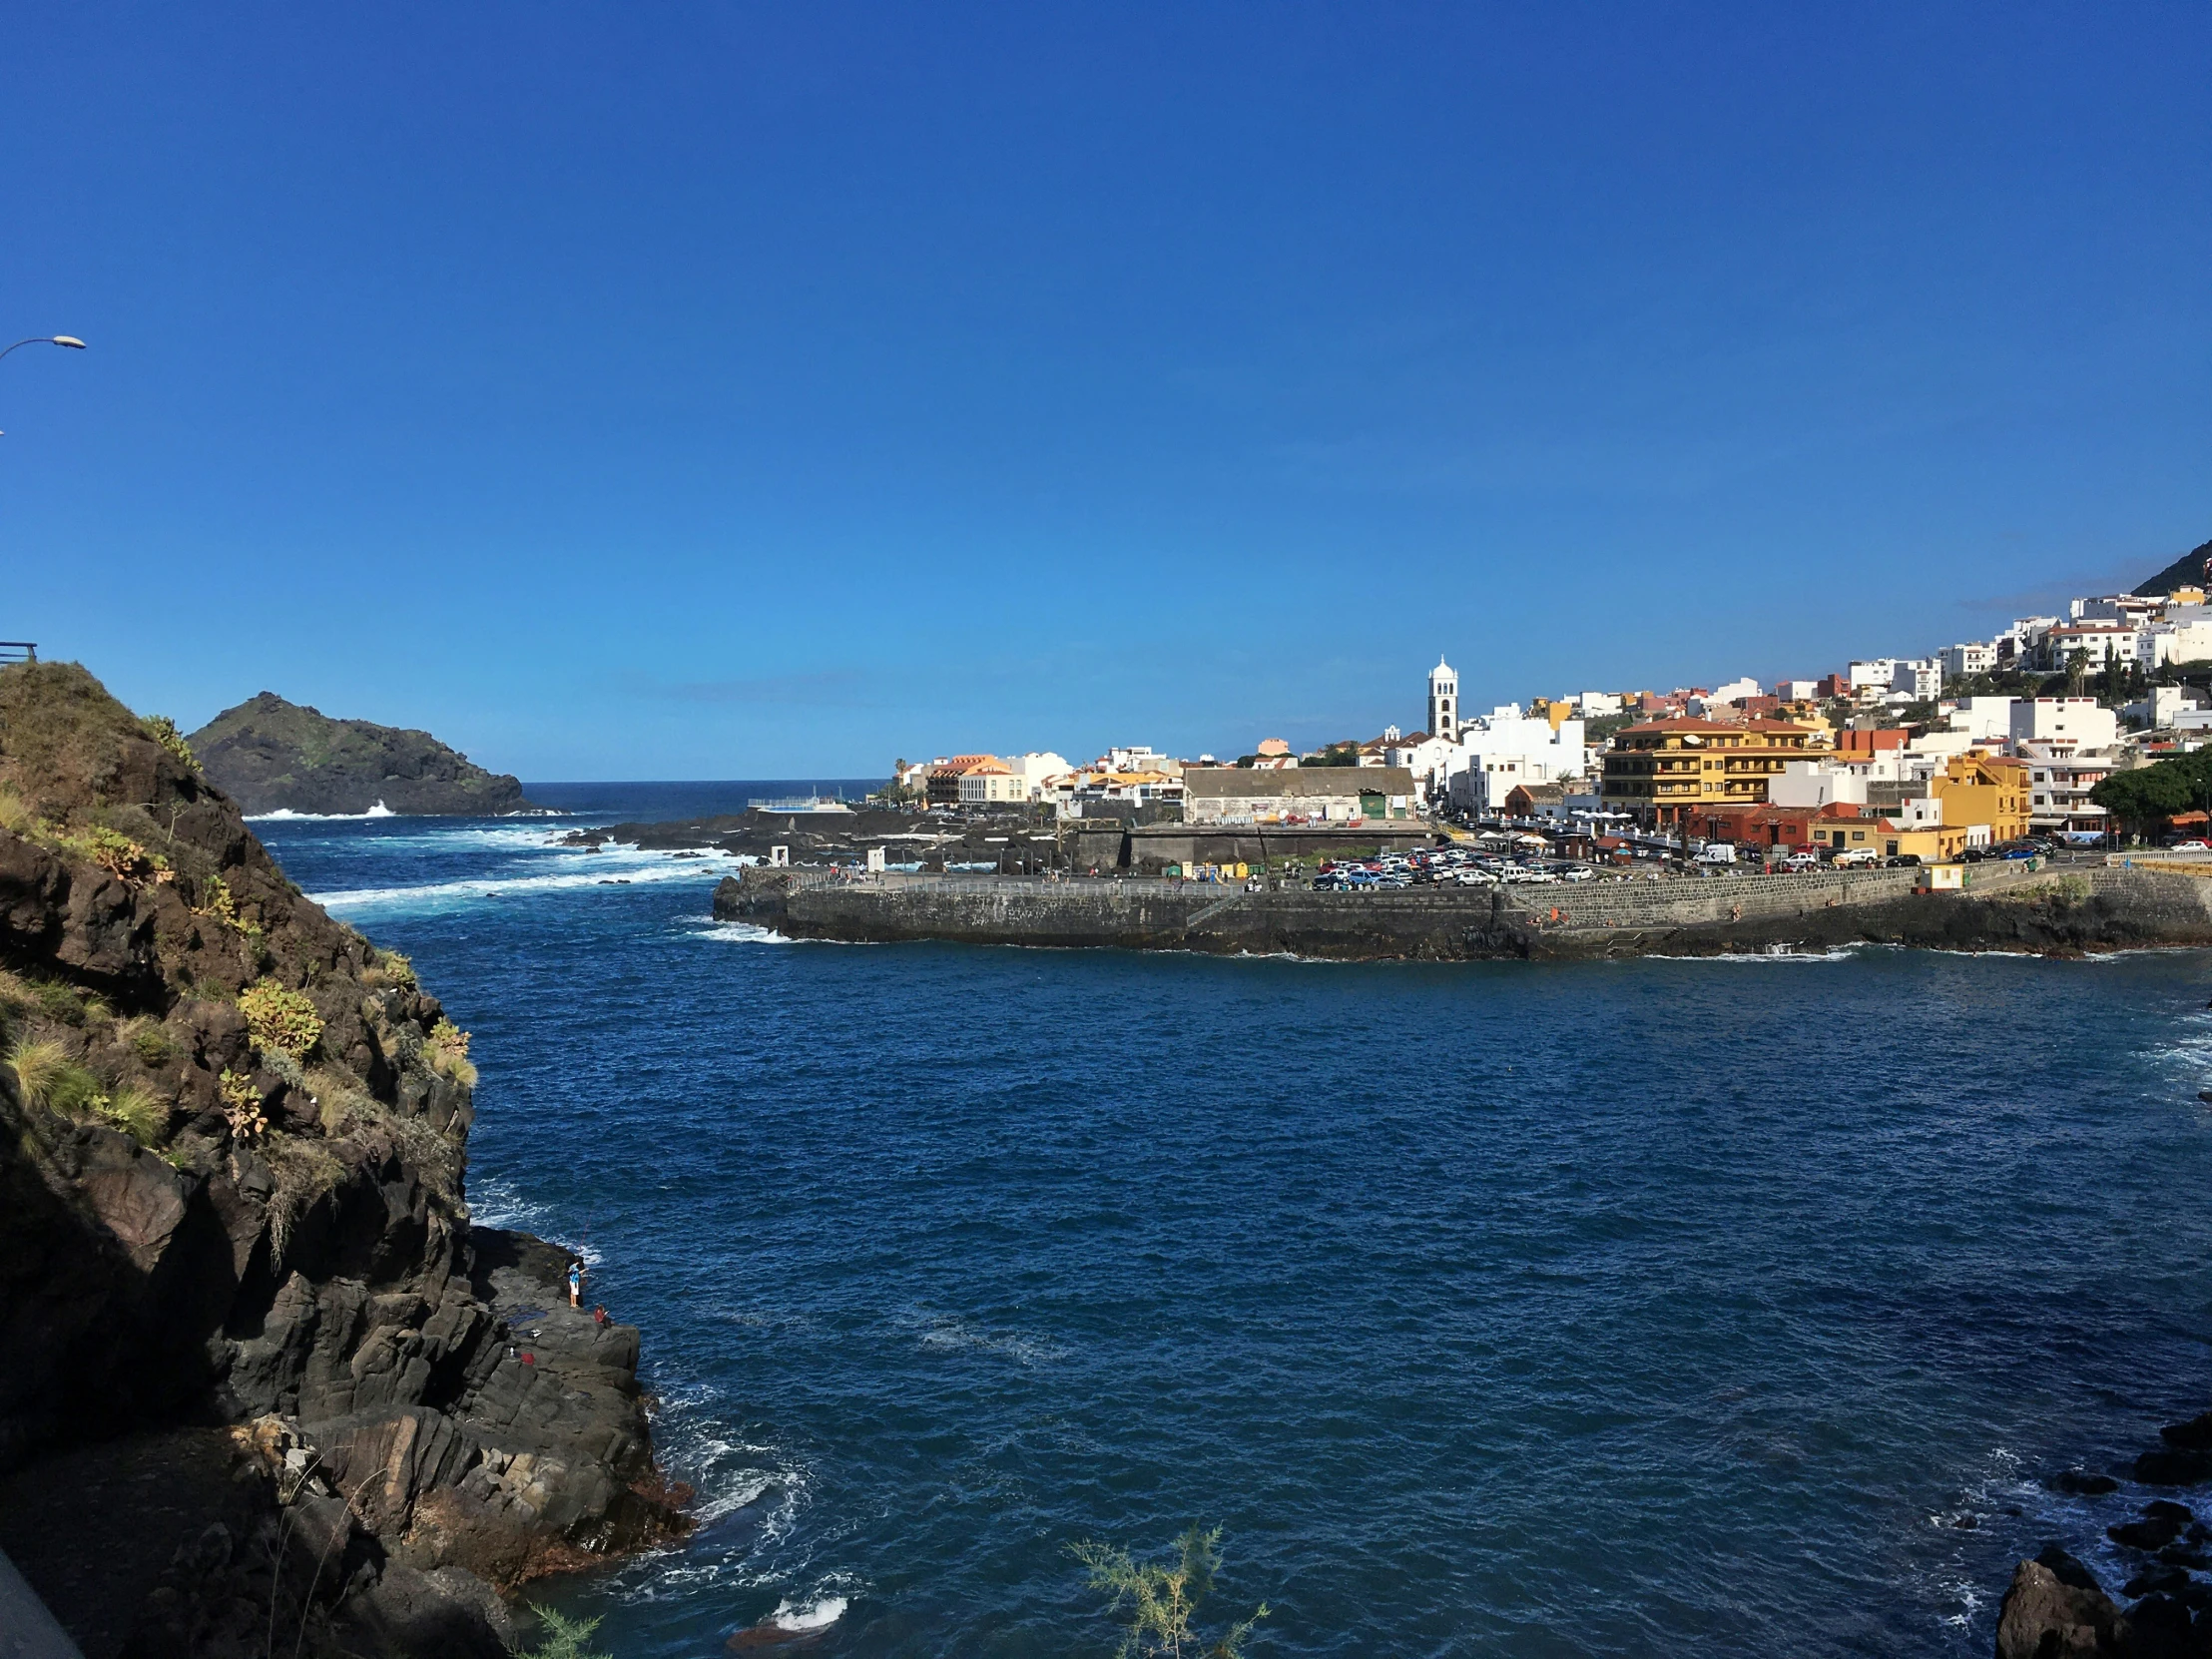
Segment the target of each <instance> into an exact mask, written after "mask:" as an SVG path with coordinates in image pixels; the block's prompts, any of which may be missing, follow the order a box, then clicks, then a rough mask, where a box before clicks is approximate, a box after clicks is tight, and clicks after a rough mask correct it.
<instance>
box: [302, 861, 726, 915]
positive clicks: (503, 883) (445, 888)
mask: <svg viewBox="0 0 2212 1659" xmlns="http://www.w3.org/2000/svg"><path fill="white" fill-rule="evenodd" d="M699 873H701V871H699V869H697V867H693V864H677V867H675V869H633V871H631V873H624V876H600V873H575V876H480V878H473V880H440V882H429V884H424V887H354V889H349V891H340V893H307V898H311V900H314V902H316V904H320V907H323V909H327V911H365V909H431V911H436V909H453V907H455V904H467V902H473V900H478V898H506V895H509V893H555V891H564V889H569V887H602V884H613V887H633V884H635V887H648V884H653V882H664V880H697V878H699Z"/></svg>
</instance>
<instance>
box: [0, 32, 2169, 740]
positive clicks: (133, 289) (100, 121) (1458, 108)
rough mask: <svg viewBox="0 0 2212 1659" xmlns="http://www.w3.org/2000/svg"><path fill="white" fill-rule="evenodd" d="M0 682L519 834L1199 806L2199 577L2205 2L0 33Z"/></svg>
mask: <svg viewBox="0 0 2212 1659" xmlns="http://www.w3.org/2000/svg"><path fill="white" fill-rule="evenodd" d="M4 60H5V67H4V68H0V145H4V146H5V150H6V154H7V156H8V158H9V165H8V166H7V168H6V169H5V172H4V174H0V193H4V195H5V202H4V203H0V210H4V211H0V225H4V226H5V227H6V244H5V247H6V258H5V259H4V260H0V329H4V330H5V331H6V333H7V337H9V338H13V337H16V336H17V335H19V334H28V333H34V332H54V331H66V332H71V333H78V334H82V335H84V336H85V337H86V338H87V339H89V340H90V341H91V342H92V349H91V350H90V351H89V352H87V353H84V354H81V355H80V354H77V353H64V352H61V351H57V350H52V349H45V350H35V349H34V350H25V351H19V352H17V353H16V354H15V355H14V356H13V357H10V358H9V359H8V360H7V361H6V362H5V363H0V428H4V429H5V432H6V436H5V437H4V438H0V637H10V638H14V637H30V638H35V639H38V640H39V641H41V642H42V643H43V645H44V647H45V649H46V651H47V652H48V653H49V654H51V655H55V656H65V657H74V658H78V659H80V660H82V661H84V662H85V663H87V664H88V665H90V666H91V667H92V668H93V669H95V670H96V671H97V672H98V673H100V674H101V675H103V676H104V677H105V678H106V679H107V680H108V682H109V683H110V684H111V685H112V686H113V687H114V688H115V689H116V690H117V691H118V693H119V694H121V695H122V696H123V697H124V698H125V699H126V700H128V701H129V702H131V703H132V704H133V705H134V706H135V707H138V708H140V709H143V710H153V711H162V712H167V713H170V714H173V715H174V716H175V717H176V718H177V719H178V720H180V721H181V722H183V723H185V724H186V725H187V726H188V727H190V726H194V725H198V724H199V723H200V722H202V721H204V720H206V719H207V718H208V717H210V716H211V715H213V714H214V713H215V712H216V711H217V710H219V709H221V708H223V707H225V706H227V705H229V704H231V703H233V702H236V701H238V700H240V699H242V698H245V697H248V696H250V695H252V694H253V693H254V692H256V691H259V690H262V689H263V688H265V687H266V688H269V689H272V690H275V691H277V692H280V693H282V694H283V695H285V696H287V697H291V698H294V699H296V700H299V701H302V702H310V703H313V704H316V705H317V706H319V707H321V708H323V709H324V710H325V711H327V712H330V713H335V714H353V715H362V716H366V717H368V718H371V719H376V720H382V721H388V722H392V723H397V724H406V725H421V726H426V727H428V728H429V729H431V730H432V731H434V732H436V733H438V734H439V735H440V736H442V737H445V738H447V739H448V740H449V741H451V742H454V743H456V744H458V745H459V746H461V747H462V748H465V749H466V750H468V751H469V752H470V753H471V754H472V755H473V756H475V757H476V758H477V759H478V760H480V761H483V762H485V763H487V764H490V765H492V766H495V767H496V768H498V769H500V770H502V771H513V772H517V773H520V774H521V775H522V776H523V777H525V778H539V779H546V778H683V777H708V778H712V777H741V776H755V777H759V776H802V777H804V776H809V775H821V776H834V775H840V774H841V775H854V776H858V775H871V774H879V773H881V772H882V771H883V770H885V769H886V768H887V766H888V763H889V761H890V760H891V758H892V757H893V756H895V755H908V756H913V755H921V754H929V753H936V752H941V751H953V750H967V749H998V750H1007V749H1015V750H1018V749H1026V748H1032V747H1049V748H1055V749H1059V750H1061V751H1062V752H1064V753H1066V754H1068V755H1070V756H1073V757H1084V756H1088V755H1090V754H1092V753H1095V752H1096V751H1097V750H1098V749H1099V748H1100V747H1102V746H1103V745H1105V744H1107V743H1109V742H1150V743H1155V744H1159V745H1162V746H1163V747H1166V748H1169V749H1171V750H1174V751H1179V752H1183V753H1195V752H1197V751H1199V750H1202V749H1207V750H1214V751H1217V752H1227V753H1236V752H1238V751H1239V750H1241V749H1244V748H1248V747H1249V746H1250V745H1251V744H1252V743H1253V742H1254V741H1256V740H1257V739H1259V738H1260V737H1263V736H1271V735H1273V736H1283V737H1287V738H1290V739H1292V740H1293V741H1294V742H1313V741H1318V740H1321V739H1323V738H1327V737H1334V736H1339V735H1344V734H1347V733H1357V734H1361V735H1372V734H1373V733H1374V732H1375V731H1376V730H1377V729H1379V728H1380V727H1381V726H1382V725H1383V723H1384V722H1385V721H1392V720H1394V721H1396V722H1398V723H1399V724H1401V725H1405V726H1411V725H1413V724H1415V723H1416V722H1418V721H1419V719H1420V718H1421V713H1422V710H1421V705H1420V695H1421V686H1422V677H1423V674H1424V672H1425V671H1426V669H1427V667H1428V665H1429V664H1431V663H1432V662H1434V661H1435V658H1436V655H1437V653H1438V652H1439V651H1441V652H1445V653H1448V654H1449V655H1450V657H1451V660H1452V662H1453V664H1454V665H1455V666H1456V667H1458V668H1459V670H1460V672H1461V675H1462V678H1463V681H1464V687H1465V697H1464V701H1465V703H1466V705H1467V706H1468V707H1469V708H1470V709H1473V708H1479V707H1482V706H1484V705H1486V704H1488V703H1490V702H1492V701H1500V700H1505V699H1509V698H1523V697H1526V696H1528V695H1530V694H1531V693H1533V692H1538V691H1544V692H1565V691H1568V690H1573V689H1580V688H1584V687H1623V686H1643V685H1658V686H1671V685H1676V684H1684V683H1697V684H1711V683H1713V682H1715V681H1716V680H1718V679H1722V678H1726V677H1730V676H1733V675H1736V674H1739V673H1751V674H1754V675H1757V676H1759V677H1761V678H1762V679H1767V678H1772V677H1774V676H1777V675H1782V674H1793V675H1811V674H1818V673H1822V672H1826V671H1828V670H1830V669H1832V668H1835V667H1837V666H1839V665H1840V664H1841V663H1842V662H1843V661H1844V660H1845V658H1846V657H1848V656H1850V655H1852V654H1855V653H1856V654H1860V655H1870V654H1876V653H1891V652H1906V651H1919V650H1923V649H1927V648H1933V647H1936V646H1939V645H1942V644H1944V643H1947V642H1948V641H1950V640H1952V639H1954V638H1959V637H1963V636H1967V635H1969V634H1971V633H1973V632H1975V631H1985V630H1986V629H1987V628H1988V627H1989V626H1990V625H1991V624H1992V623H1994V622H1996V621H1999V620H2001V619H2002V618H2003V617H2004V616H2006V615H2009V614H2011V613H2012V612H2013V611H2014V610H2016V609H2022V608H2029V607H2032V606H2035V605H2037V604H2047V603H2048V601H2049V599H2050V597H2051V596H2053V595H2055V594H2062V593H2063V592H2065V591H2068V590H2074V591H2079V590H2081V589H2083V588H2109V587H2111V586H2114V585H2125V584H2126V583H2129V582H2131V581H2133V580H2136V579H2139V578H2140V577H2142V576H2145V575H2148V574H2149V573H2151V572H2152V571H2154V570H2156V569H2157V568H2158V567H2159V566H2160V565H2162V564H2164V563H2165V562H2166V561H2167V560H2169V559H2171V558H2172V557H2174V556H2175V555H2176V554H2178V553H2180V552H2182V551H2184V550H2185V549H2187V548H2188V547H2190V546H2192V545H2194V544H2195V543H2196V542H2199V541H2201V540H2204V539H2205V538H2206V537H2208V536H2212V395H2208V390H2212V376H2208V370H2212V349H2208V346H2212V114H2208V110H2212V106H2208V104H2207V95H2206V89H2207V88H2208V87H2212V8H2208V7H2206V6H2204V5H2202V4H2201V3H2191V4H2187V5H2176V6H2161V5H2156V4H2138V3H2130V4H2127V5H2122V6H2111V5H2084V6H2079V7H2072V8H2056V7H2045V6H2034V5H2016V4H2004V5H1990V6H1944V5H1937V6H1933V7H1930V6H1908V5H1902V4H1900V5H1888V6H1883V5H1868V6H1849V7H1836V6H1828V7H1814V6H1772V5H1750V4H1746V5H1742V6H1737V7H1728V8H1713V7H1698V6H1645V7H1630V6H1622V5H1618V4H1610V3H1608V4H1604V5H1593V6H1587V7H1577V6H1574V5H1567V4H1548V3H1547V4H1544V5H1522V6H1515V7H1511V8H1488V7H1481V6H1471V5H1470V6H1458V5H1423V6H1414V7H1408V6H1390V5H1353V4H1343V5H1338V6H1333V7H1327V6H1301V5H1289V4H1286V5H1268V6H1255V5H1250V4H1243V3H1240V4H1236V5H1229V6H1207V5H1191V4H1179V5H1174V6H1167V5H1154V6H1146V5H1136V6H1129V5H1120V6H1087V7H1070V6H1056V5H1045V6H1037V5H1012V4H1008V5H1004V6H998V7H973V6H959V5H930V6H912V5H902V6H895V7H890V6H870V5H857V4H854V5H837V6H791V5H779V6H775V7H762V8H748V7H742V6H736V5H714V6H704V7H699V8H679V7H670V6H632V7H614V6H605V5H598V6H591V7H576V6H568V5H561V4H544V3H537V0H533V3H531V4H528V5H514V6H497V5H481V6H479V5H470V6H464V7H453V6H434V7H433V6H423V7H414V8H409V7H404V6H356V7H336V6H321V5H312V6H297V5H293V6H283V7H277V6H270V7H263V8H256V7H251V6H239V7H224V8H197V7H196V8H186V7H168V8H159V7H157V8H146V7H134V8H130V9H127V10H126V9H119V8H112V7H108V6H103V5H72V6H68V7H46V8H38V9H36V10H23V11H18V12H17V13H16V14H15V15H14V16H13V17H12V18H11V21H10V24H9V28H8V33H7V50H6V52H5V54H4Z"/></svg>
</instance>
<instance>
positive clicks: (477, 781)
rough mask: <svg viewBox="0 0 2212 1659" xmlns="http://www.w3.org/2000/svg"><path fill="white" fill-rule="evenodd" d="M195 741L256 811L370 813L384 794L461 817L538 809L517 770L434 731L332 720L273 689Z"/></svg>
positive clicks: (407, 809) (219, 779)
mask: <svg viewBox="0 0 2212 1659" xmlns="http://www.w3.org/2000/svg"><path fill="white" fill-rule="evenodd" d="M187 741H188V742H189V743H190V744H191V745H192V750H193V753H194V755H195V756H196V757H197V758H198V760H199V762H200V765H201V767H202V769H203V770H204V771H205V772H206V774H207V777H208V779H209V781H210V782H211V783H213V784H215V785H216V786H217V787H218V788H220V789H222V790H224V791H226V792H227V793H228V794H230V795H231V796H232V797H233V798H234V799H235V800H237V802H238V803H239V805H240V807H241V808H243V809H244V810H245V811H246V812H247V813H249V814H256V813H275V812H292V813H366V812H369V811H371V810H373V809H374V808H375V807H377V806H378V805H379V804H381V805H382V806H384V807H386V808H388V809H389V810H390V811H392V812H394V813H410V814H425V813H444V814H452V815H455V816H460V817H494V816H497V815H500V814H504V813H524V812H535V811H538V810H539V809H537V808H534V807H533V806H532V805H531V804H530V803H529V802H527V801H525V800H523V798H522V786H521V784H519V783H518V782H516V781H515V780H514V779H513V778H511V777H508V776H506V775H504V774H498V773H490V772H486V771H485V770H484V769H483V768H482V767H480V766H477V765H476V764H474V763H473V762H472V761H470V760H469V758H468V757H467V756H466V755H463V754H461V753H460V752H459V751H457V750H454V749H449V748H447V747H446V746H445V745H444V744H442V743H440V742H438V740H437V739H435V738H433V737H432V736H430V734H429V733H427V732H417V731H412V730H408V729H403V728H400V727H396V726H377V725H374V724H372V723H371V722H369V721H365V720H333V719H331V718H330V717H329V716H327V715H325V714H323V713H321V712H320V711H319V710H315V709H309V708H304V707H302V706H300V705H298V704H296V703H287V702H285V701H284V700H283V699H282V698H280V697H278V696H277V694H276V693H274V692H263V693H262V694H261V695H260V696H258V697H255V698H252V699H249V700H248V701H247V702H244V703H241V704H240V705H239V706H238V707H237V708H235V709H226V710H224V711H223V713H221V714H220V715H217V716H216V717H215V719H214V720H212V721H210V722H209V723H208V724H207V725H205V726H203V727H202V728H201V729H200V730H199V731H197V732H195V733H193V734H192V736H191V737H190V738H189V739H188V740H187Z"/></svg>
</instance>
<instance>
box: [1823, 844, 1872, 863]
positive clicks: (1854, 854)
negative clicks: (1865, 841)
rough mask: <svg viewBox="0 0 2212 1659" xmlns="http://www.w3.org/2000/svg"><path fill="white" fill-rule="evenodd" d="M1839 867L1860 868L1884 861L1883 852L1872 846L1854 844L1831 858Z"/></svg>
mask: <svg viewBox="0 0 2212 1659" xmlns="http://www.w3.org/2000/svg"><path fill="white" fill-rule="evenodd" d="M1829 861H1830V862H1831V863H1833V864H1834V865H1835V866H1836V867H1837V868H1838V869H1859V868H1864V867H1865V866H1866V865H1868V864H1876V863H1880V862H1881V861H1882V854H1881V853H1879V852H1877V851H1876V850H1875V849H1874V848H1873V847H1871V846H1854V847H1849V848H1847V849H1846V850H1844V851H1842V852H1839V853H1837V854H1836V856H1835V857H1834V858H1832V859H1830V860H1829Z"/></svg>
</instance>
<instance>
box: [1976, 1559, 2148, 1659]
mask: <svg viewBox="0 0 2212 1659" xmlns="http://www.w3.org/2000/svg"><path fill="white" fill-rule="evenodd" d="M2133 1646H2134V1630H2133V1628H2132V1627H2131V1626H2130V1625H2129V1624H2128V1622H2127V1620H2126V1619H2125V1618H2124V1617H2123V1616H2122V1615H2121V1613H2120V1610H2119V1608H2117V1607H2116V1606H2114V1605H2113V1603H2112V1598H2111V1597H2110V1596H2108V1595H2106V1594H2105V1593H2104V1591H2103V1590H2102V1589H2100V1588H2099V1587H2098V1585H2097V1581H2096V1578H2095V1575H2093V1574H2092V1573H2091V1572H2090V1571H2089V1569H2088V1568H2086V1567H2084V1566H2083V1565H2082V1564H2081V1563H2080V1562H2079V1561H2077V1560H2075V1559H2074V1558H2073V1557H2072V1556H2071V1555H2068V1554H2067V1553H2066V1552H2065V1551H2064V1550H2062V1549H2060V1548H2059V1547H2058V1546H2057V1545H2055V1544H2052V1545H2050V1546H2048V1547H2046V1548H2045V1549H2044V1550H2043V1551H2042V1553H2041V1554H2040V1555H2038V1556H2037V1557H2036V1558H2035V1559H2034V1560H2032V1561H2022V1562H2021V1563H2020V1564H2019V1566H2018V1567H2017V1568H2015V1569H2014V1570H2013V1573H2012V1583H2011V1585H2010V1587H2009V1588H2007V1589H2006V1590H2005V1592H2004V1604H2003V1605H2002V1606H2001V1607H2000V1608H1999V1609H1998V1610H1997V1659H2094V1656H2096V1655H2100V1654H2103V1655H2119V1654H2123V1653H2126V1652H2128V1651H2130V1650H2131V1649H2132V1648H2133Z"/></svg>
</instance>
